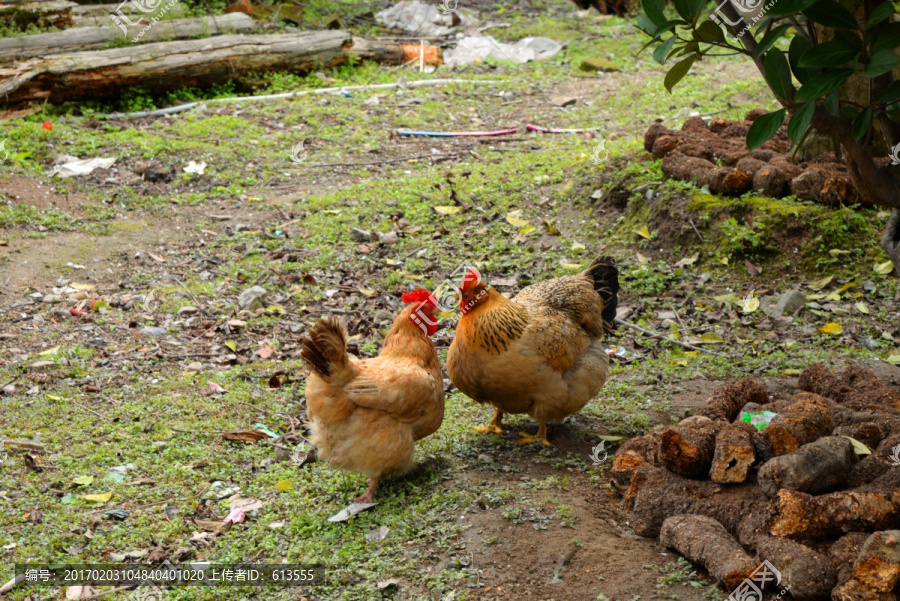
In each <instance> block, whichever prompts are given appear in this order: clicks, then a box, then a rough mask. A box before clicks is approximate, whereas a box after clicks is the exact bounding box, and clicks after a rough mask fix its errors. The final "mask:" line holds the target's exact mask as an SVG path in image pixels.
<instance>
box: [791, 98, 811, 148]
mask: <svg viewBox="0 0 900 601" xmlns="http://www.w3.org/2000/svg"><path fill="white" fill-rule="evenodd" d="M815 112H816V103H815V102H814V101H809V102H807V103H806V104H804V105H803V106H802V107H801V108H800V110H798V111H797V112H796V113H794V115H793V116H792V117H791V122H790V123H788V137H789V138H790V139H791V142H793V143H794V144H799V143H800V139H801V138H802V137H803V134H805V133H806V130H807V129H809V124H810V123H811V122H812V118H813V114H814V113H815Z"/></svg>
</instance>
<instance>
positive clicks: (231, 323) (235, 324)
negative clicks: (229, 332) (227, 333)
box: [228, 319, 247, 330]
mask: <svg viewBox="0 0 900 601" xmlns="http://www.w3.org/2000/svg"><path fill="white" fill-rule="evenodd" d="M246 326H247V322H246V321H244V320H243V319H229V320H228V327H230V328H234V329H235V330H240V329H241V328H243V327H246Z"/></svg>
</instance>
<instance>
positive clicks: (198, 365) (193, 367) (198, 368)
mask: <svg viewBox="0 0 900 601" xmlns="http://www.w3.org/2000/svg"><path fill="white" fill-rule="evenodd" d="M187 368H188V369H189V370H190V371H202V370H203V364H202V363H200V362H199V361H194V362H193V363H189V364H188V366H187Z"/></svg>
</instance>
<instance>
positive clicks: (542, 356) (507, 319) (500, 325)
mask: <svg viewBox="0 0 900 601" xmlns="http://www.w3.org/2000/svg"><path fill="white" fill-rule="evenodd" d="M618 289H619V284H618V271H617V270H616V268H615V266H614V265H613V264H612V261H611V260H609V259H603V258H601V259H596V260H594V262H593V263H591V266H590V267H588V269H587V270H585V271H584V273H582V274H580V275H577V276H566V277H562V278H556V279H553V280H549V281H546V282H541V283H539V284H535V285H532V286H528V287H527V288H524V289H523V290H522V291H521V292H519V294H518V295H516V296H515V297H514V298H512V299H507V298H505V297H504V296H503V295H501V294H500V293H499V292H497V291H496V290H494V289H493V288H490V287H489V286H488V285H487V284H485V283H483V282H476V281H475V278H474V277H473V278H471V279H469V278H467V280H466V281H465V282H464V285H463V286H462V288H461V289H460V290H461V293H462V301H461V305H462V307H463V316H462V317H461V318H460V321H459V324H458V325H457V327H456V337H455V338H454V339H453V343H452V344H451V345H450V352H449V355H448V356H447V373H448V374H449V375H450V379H451V380H452V381H453V383H454V384H455V385H456V387H457V388H459V389H460V390H461V391H462V392H463V393H465V394H466V395H468V396H470V397H472V398H473V399H475V400H476V401H478V402H479V403H490V404H492V405H494V406H495V407H496V408H497V413H496V415H495V416H494V419H493V420H492V421H491V423H490V425H488V426H487V427H486V428H482V429H481V430H483V431H493V432H499V431H500V430H501V429H502V427H503V425H502V422H501V420H502V417H503V414H504V413H527V414H528V415H530V416H531V417H533V418H534V419H535V420H536V421H537V422H538V433H537V435H536V436H527V435H524V434H523V436H525V440H524V441H527V442H531V441H539V442H542V443H544V444H546V445H548V446H549V442H547V438H546V428H547V422H548V421H550V420H555V419H562V418H563V417H566V416H567V415H571V414H572V413H575V412H576V411H578V410H580V409H581V408H582V407H584V406H585V405H586V404H587V402H588V401H589V400H591V399H592V398H593V397H594V396H596V395H597V393H598V392H599V391H600V388H602V387H603V384H604V383H605V382H606V375H607V369H608V367H609V359H608V357H607V355H606V352H605V350H604V348H603V344H602V343H601V342H600V340H599V337H600V336H601V335H602V334H603V331H604V328H606V327H609V325H610V324H611V323H612V322H613V320H614V319H615V311H616V296H617V294H618ZM524 441H523V442H524Z"/></svg>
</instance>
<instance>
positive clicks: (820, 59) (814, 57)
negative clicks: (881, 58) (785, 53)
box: [797, 41, 859, 68]
mask: <svg viewBox="0 0 900 601" xmlns="http://www.w3.org/2000/svg"><path fill="white" fill-rule="evenodd" d="M857 55H859V50H857V49H856V48H854V47H853V46H851V45H849V44H846V43H844V42H838V41H832V42H825V43H824V44H819V45H818V46H815V47H814V48H810V49H809V50H808V51H807V52H806V53H805V54H804V55H803V56H801V57H800V62H799V63H797V64H798V65H799V66H800V67H825V68H828V67H836V66H838V65H843V64H844V63H846V62H847V61H850V60H853V59H854V58H856V56H857Z"/></svg>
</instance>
